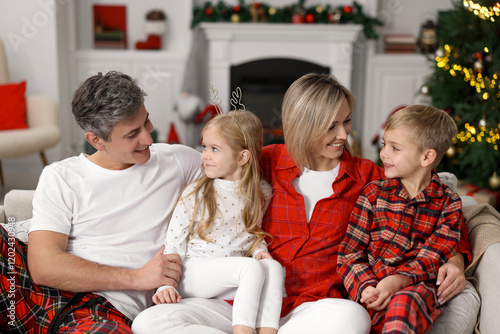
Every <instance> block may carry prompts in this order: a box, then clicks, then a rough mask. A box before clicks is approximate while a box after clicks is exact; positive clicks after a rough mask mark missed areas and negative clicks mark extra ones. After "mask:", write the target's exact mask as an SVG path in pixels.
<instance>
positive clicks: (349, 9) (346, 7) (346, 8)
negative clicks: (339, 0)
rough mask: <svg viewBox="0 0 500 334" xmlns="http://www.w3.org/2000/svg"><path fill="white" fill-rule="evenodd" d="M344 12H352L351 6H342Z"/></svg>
mask: <svg viewBox="0 0 500 334" xmlns="http://www.w3.org/2000/svg"><path fill="white" fill-rule="evenodd" d="M344 12H345V13H352V6H344Z"/></svg>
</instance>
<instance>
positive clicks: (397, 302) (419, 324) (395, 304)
mask: <svg viewBox="0 0 500 334" xmlns="http://www.w3.org/2000/svg"><path fill="white" fill-rule="evenodd" d="M441 312H442V311H441V309H440V308H439V303H438V300H437V297H436V288H435V287H434V286H433V285H430V284H428V283H425V282H420V283H417V284H413V285H410V286H407V287H406V288H404V289H402V290H400V291H398V292H397V293H396V294H394V296H393V297H392V299H391V301H390V303H389V305H388V306H387V308H386V309H385V310H382V311H374V310H368V313H370V317H371V318H372V328H371V333H372V334H373V333H384V334H386V333H387V334H389V333H391V334H395V333H404V334H410V333H417V334H424V333H427V331H428V330H429V329H430V327H431V325H432V324H433V323H434V322H435V321H436V319H437V318H438V316H439V315H440V314H441Z"/></svg>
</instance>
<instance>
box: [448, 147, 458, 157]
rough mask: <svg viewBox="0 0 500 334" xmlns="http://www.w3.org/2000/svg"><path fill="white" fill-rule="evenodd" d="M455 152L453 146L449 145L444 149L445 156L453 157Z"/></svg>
mask: <svg viewBox="0 0 500 334" xmlns="http://www.w3.org/2000/svg"><path fill="white" fill-rule="evenodd" d="M455 154H457V149H456V148H455V146H450V148H449V149H448V150H447V151H446V156H447V157H448V158H453V157H454V156H455Z"/></svg>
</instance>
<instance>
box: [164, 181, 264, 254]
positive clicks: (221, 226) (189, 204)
mask: <svg viewBox="0 0 500 334" xmlns="http://www.w3.org/2000/svg"><path fill="white" fill-rule="evenodd" d="M238 185H239V181H226V180H220V179H214V187H215V190H216V195H217V208H218V213H217V215H216V219H215V221H214V223H213V224H212V226H211V227H210V228H209V229H208V230H207V234H206V235H207V237H208V239H210V240H212V241H213V242H208V241H205V240H203V239H201V238H199V237H198V236H194V237H191V239H189V240H188V239H187V235H188V233H189V224H190V222H191V219H192V217H193V209H194V195H190V196H187V197H186V195H188V194H189V193H191V192H192V191H193V189H194V188H195V186H196V182H195V183H192V184H190V185H189V186H188V187H187V188H186V189H185V190H184V192H183V193H182V196H181V200H180V201H179V202H178V203H177V206H176V207H175V210H174V213H173V214H172V219H171V220H170V224H169V226H168V231H167V237H166V240H165V252H164V254H172V253H177V254H179V256H180V257H181V259H182V260H184V258H186V257H188V258H208V257H230V256H245V254H246V253H247V252H248V250H249V249H250V247H251V246H252V244H253V242H254V240H255V237H254V236H253V235H251V234H249V233H247V232H246V231H245V227H244V224H243V221H242V219H241V217H240V215H241V213H242V211H243V206H244V204H245V202H244V199H243V195H242V194H241V193H240V192H239V190H238ZM261 189H262V192H263V193H264V196H265V198H266V208H267V205H268V204H269V201H270V199H271V196H272V189H271V186H270V185H269V184H267V183H266V182H264V181H262V182H261ZM196 218H197V219H196V221H200V220H201V219H199V218H200V217H199V214H198V216H197V217H196ZM195 224H196V223H195ZM195 228H196V226H195ZM261 251H267V245H266V243H265V242H264V241H263V242H262V243H261V244H260V245H259V246H258V247H257V249H256V250H255V251H254V252H253V254H252V256H254V257H255V255H256V254H257V253H258V252H261Z"/></svg>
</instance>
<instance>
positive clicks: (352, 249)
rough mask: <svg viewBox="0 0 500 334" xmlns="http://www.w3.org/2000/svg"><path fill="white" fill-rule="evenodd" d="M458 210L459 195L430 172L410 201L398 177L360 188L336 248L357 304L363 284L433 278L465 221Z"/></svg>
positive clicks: (339, 262) (460, 204)
mask: <svg viewBox="0 0 500 334" xmlns="http://www.w3.org/2000/svg"><path fill="white" fill-rule="evenodd" d="M461 208H462V203H461V201H460V197H459V196H458V195H457V194H456V193H455V192H454V191H452V190H451V189H450V188H448V187H446V186H444V185H443V184H442V183H441V181H440V180H439V177H438V176H437V174H436V172H434V171H433V173H432V180H431V182H430V184H429V185H428V186H427V187H426V188H425V189H424V190H423V191H422V192H421V193H419V194H418V195H417V196H416V197H415V198H413V199H409V198H408V195H407V193H406V191H405V190H404V188H403V186H402V185H401V183H400V181H399V180H398V179H384V180H378V181H375V182H372V183H370V184H369V185H368V186H366V188H365V189H364V190H363V193H362V195H361V196H360V197H359V199H358V201H357V203H356V206H355V208H354V211H353V212H352V215H351V218H350V222H349V227H348V228H347V234H346V238H345V239H344V241H343V242H342V244H341V246H340V249H339V259H338V271H339V273H340V274H341V275H342V278H343V280H344V285H345V287H346V288H347V291H348V292H349V294H350V296H351V298H352V299H353V300H356V301H358V302H359V300H360V299H361V292H362V291H363V290H364V289H365V288H366V287H367V286H370V285H371V286H375V285H377V283H378V282H379V280H381V279H382V278H384V277H387V276H389V275H394V274H397V275H401V276H406V277H408V278H410V279H411V280H412V283H413V284H415V283H419V282H423V281H429V280H432V279H435V278H436V276H437V272H438V270H439V267H440V266H441V265H443V264H444V263H446V262H447V261H448V260H449V259H450V258H451V257H452V256H453V255H454V254H455V251H456V249H457V245H458V242H459V240H460V233H461V228H462V225H465V224H462V223H463V221H464V217H463V215H462V211H461ZM465 233H466V231H465ZM465 237H467V234H466V235H465ZM466 254H467V255H470V253H469V252H467V253H466Z"/></svg>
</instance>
